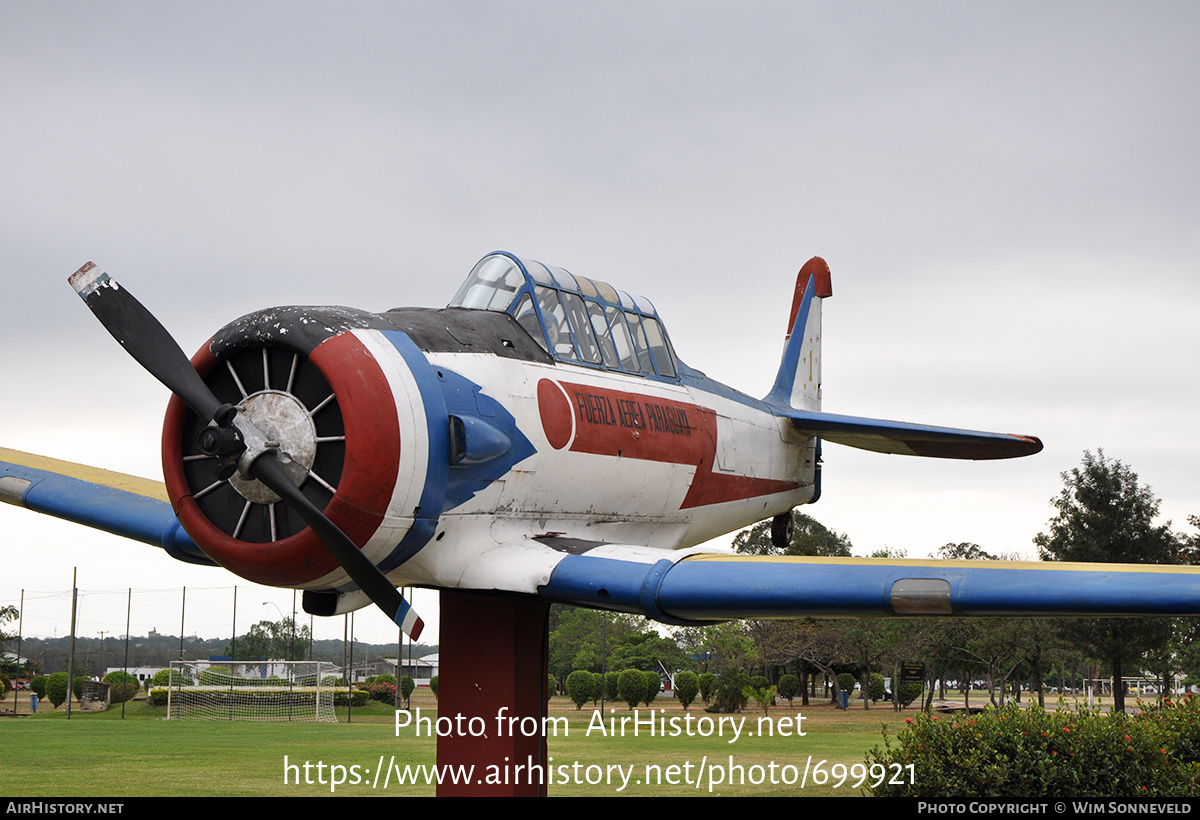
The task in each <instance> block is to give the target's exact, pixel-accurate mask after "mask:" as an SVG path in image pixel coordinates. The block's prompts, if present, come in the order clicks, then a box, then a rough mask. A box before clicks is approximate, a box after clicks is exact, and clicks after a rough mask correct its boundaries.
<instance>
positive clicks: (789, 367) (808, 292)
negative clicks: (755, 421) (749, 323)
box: [766, 256, 833, 410]
mask: <svg viewBox="0 0 1200 820" xmlns="http://www.w3.org/2000/svg"><path fill="white" fill-rule="evenodd" d="M832 295H833V282H832V279H831V276H830V272H829V265H828V264H827V263H826V262H825V260H824V259H822V258H821V257H819V256H814V257H813V258H812V259H809V260H808V261H807V262H805V263H804V266H803V267H802V268H800V272H799V273H798V274H796V290H795V293H794V295H793V297H792V310H791V315H790V317H789V319H788V330H787V335H786V336H785V341H784V347H783V359H782V360H781V361H780V363H779V373H778V374H776V376H775V384H774V386H773V387H772V388H771V392H770V393H769V394H767V397H766V401H767V403H768V404H775V405H780V406H783V407H794V408H799V409H803V410H820V409H821V300H822V299H826V298H828V297H830V296H832Z"/></svg>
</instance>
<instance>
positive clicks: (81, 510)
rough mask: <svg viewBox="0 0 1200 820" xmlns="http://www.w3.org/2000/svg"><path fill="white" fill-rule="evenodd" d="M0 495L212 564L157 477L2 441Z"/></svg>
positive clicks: (193, 561)
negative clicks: (182, 524)
mask: <svg viewBox="0 0 1200 820" xmlns="http://www.w3.org/2000/svg"><path fill="white" fill-rule="evenodd" d="M0 501H5V502H7V503H9V504H15V505H17V506H19V507H25V508H26V509H29V510H33V511H34V512H39V513H44V514H46V515H52V516H54V517H55V518H62V519H65V520H67V521H74V522H75V523H77V524H83V525H84V526H87V527H94V528H95V529H99V530H104V531H105V532H111V533H114V534H116V535H122V536H125V537H126V538H132V539H134V540H135V541H141V542H143V543H146V544H152V545H154V546H156V547H162V548H163V549H164V550H166V551H167V553H168V554H170V555H171V557H172V558H178V559H179V560H180V561H186V562H188V563H190V564H204V565H206V566H216V564H214V563H213V562H212V560H211V559H209V558H208V556H206V555H205V554H204V553H202V552H201V551H200V549H199V548H198V547H197V546H196V545H195V544H194V543H193V542H192V539H191V538H189V537H188V534H187V533H186V532H184V531H183V528H182V527H180V526H179V519H177V518H176V517H175V512H174V510H172V509H171V504H170V502H169V501H168V500H167V490H166V488H165V487H164V486H163V485H162V483H161V482H158V481H151V480H149V479H146V478H138V477H137V476H131V475H126V474H125V473H117V472H112V471H110V470H101V469H98V468H96V467H87V466H85V465H83V464H75V463H73V462H70V461H59V460H58V459H54V458H46V457H44V456H35V455H32V454H30V453H23V452H21V451H20V450H9V449H7V448H3V447H0Z"/></svg>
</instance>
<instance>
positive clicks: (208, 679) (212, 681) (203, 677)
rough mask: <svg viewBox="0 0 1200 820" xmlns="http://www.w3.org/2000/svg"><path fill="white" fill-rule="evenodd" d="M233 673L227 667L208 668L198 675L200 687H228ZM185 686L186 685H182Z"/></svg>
mask: <svg viewBox="0 0 1200 820" xmlns="http://www.w3.org/2000/svg"><path fill="white" fill-rule="evenodd" d="M232 676H233V672H231V671H230V670H229V667H228V666H210V667H208V668H207V669H205V670H204V671H203V672H201V673H200V685H201V686H228V685H229V679H230V678H231V677H232ZM184 685H185V686H186V684H184Z"/></svg>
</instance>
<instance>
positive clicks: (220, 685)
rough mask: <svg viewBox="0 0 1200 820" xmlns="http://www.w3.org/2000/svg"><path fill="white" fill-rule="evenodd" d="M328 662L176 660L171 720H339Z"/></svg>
mask: <svg viewBox="0 0 1200 820" xmlns="http://www.w3.org/2000/svg"><path fill="white" fill-rule="evenodd" d="M336 674H337V673H336V672H335V669H334V666H333V664H331V663H327V662H324V661H172V662H171V668H170V680H169V682H168V685H167V720H273V721H303V722H310V723H311V722H320V723H337V718H336V717H334V713H333V694H334V689H335V687H334V686H332V685H331V683H332V682H331V681H329V680H328V679H329V678H331V677H332V676H334V675H336Z"/></svg>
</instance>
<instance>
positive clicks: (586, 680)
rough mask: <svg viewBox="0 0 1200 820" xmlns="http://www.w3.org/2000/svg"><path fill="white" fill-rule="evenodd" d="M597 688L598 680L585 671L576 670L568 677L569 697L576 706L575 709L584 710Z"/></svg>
mask: <svg viewBox="0 0 1200 820" xmlns="http://www.w3.org/2000/svg"><path fill="white" fill-rule="evenodd" d="M595 687H596V679H595V678H594V677H592V673H591V672H588V671H586V670H583V669H576V670H575V671H574V672H572V673H571V674H569V675H567V696H568V697H570V698H571V701H572V702H573V703H574V704H575V709H576V710H579V709H582V708H583V704H585V703H587V702H588V701H589V700H591V699H592V692H593V690H594V689H595Z"/></svg>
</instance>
